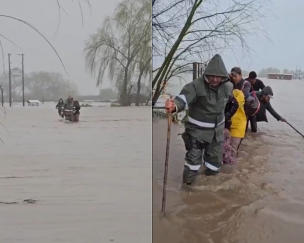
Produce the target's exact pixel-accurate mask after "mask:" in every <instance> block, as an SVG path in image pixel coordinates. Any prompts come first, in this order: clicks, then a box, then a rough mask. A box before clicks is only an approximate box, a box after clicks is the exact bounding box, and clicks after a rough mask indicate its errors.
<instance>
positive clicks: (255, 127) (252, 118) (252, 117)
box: [246, 116, 258, 132]
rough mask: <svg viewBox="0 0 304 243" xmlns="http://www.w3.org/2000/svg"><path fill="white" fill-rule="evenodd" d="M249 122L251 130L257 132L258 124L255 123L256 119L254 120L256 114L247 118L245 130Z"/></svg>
mask: <svg viewBox="0 0 304 243" xmlns="http://www.w3.org/2000/svg"><path fill="white" fill-rule="evenodd" d="M249 122H250V128H251V132H257V130H258V124H257V121H256V116H251V117H249V118H248V119H247V126H246V130H247V129H248V125H249Z"/></svg>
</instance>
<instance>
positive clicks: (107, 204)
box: [0, 104, 152, 243]
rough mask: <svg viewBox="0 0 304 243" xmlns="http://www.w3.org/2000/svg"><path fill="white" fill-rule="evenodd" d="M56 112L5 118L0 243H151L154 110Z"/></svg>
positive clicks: (9, 113)
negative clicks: (72, 117) (75, 116)
mask: <svg viewBox="0 0 304 243" xmlns="http://www.w3.org/2000/svg"><path fill="white" fill-rule="evenodd" d="M54 107H55V104H45V105H42V106H39V107H21V106H19V105H18V106H15V107H13V108H6V116H5V115H4V114H3V113H2V112H1V113H0V121H1V122H2V124H3V125H4V126H5V128H4V127H1V129H0V136H1V138H2V140H3V141H4V144H0V154H1V159H0V168H1V170H0V184H1V186H0V215H1V218H0V242H8V243H15V242H22V243H42V242H62V243H72V242H73V243H77V242H82V243H100V242H102V243H106V242H117V243H118V242H123V243H134V242H142V243H145V242H151V241H150V239H151V225H152V222H151V203H150V202H151V201H152V196H151V189H150V188H151V181H152V179H151V156H152V155H151V146H152V144H151V130H150V129H151V108H150V107H139V108H135V107H134V108H133V107H130V108H106V107H103V108H98V107H91V108H82V109H81V116H80V122H79V123H74V124H72V123H70V122H66V121H63V120H62V119H61V118H60V117H59V115H58V114H57V111H56V110H55V108H54ZM139 135H140V136H139ZM28 199H30V200H28Z"/></svg>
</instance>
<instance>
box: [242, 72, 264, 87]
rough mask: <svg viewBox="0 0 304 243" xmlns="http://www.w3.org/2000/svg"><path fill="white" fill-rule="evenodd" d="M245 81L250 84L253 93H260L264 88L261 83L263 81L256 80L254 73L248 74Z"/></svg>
mask: <svg viewBox="0 0 304 243" xmlns="http://www.w3.org/2000/svg"><path fill="white" fill-rule="evenodd" d="M245 80H247V81H249V82H250V83H251V86H252V88H253V90H254V91H260V90H262V89H264V88H265V84H264V83H263V81H262V80H260V79H257V74H256V72H255V71H251V72H250V73H249V76H248V78H246V79H245Z"/></svg>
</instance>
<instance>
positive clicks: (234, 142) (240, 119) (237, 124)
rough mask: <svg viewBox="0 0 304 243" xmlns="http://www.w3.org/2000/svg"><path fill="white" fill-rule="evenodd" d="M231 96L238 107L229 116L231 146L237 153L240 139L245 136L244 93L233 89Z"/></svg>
mask: <svg viewBox="0 0 304 243" xmlns="http://www.w3.org/2000/svg"><path fill="white" fill-rule="evenodd" d="M233 96H234V98H235V99H236V100H237V102H238V104H239V108H238V109H237V111H236V113H235V114H234V115H233V116H232V118H231V127H230V135H231V146H232V148H233V150H234V152H235V154H237V151H238V149H239V146H240V144H241V141H242V139H243V138H244V137H245V133H246V125H247V117H246V113H245V109H244V105H245V96H244V93H243V92H242V91H241V90H238V89H234V90H233Z"/></svg>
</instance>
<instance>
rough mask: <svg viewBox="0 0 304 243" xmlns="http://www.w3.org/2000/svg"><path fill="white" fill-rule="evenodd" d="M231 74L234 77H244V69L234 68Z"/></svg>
mask: <svg viewBox="0 0 304 243" xmlns="http://www.w3.org/2000/svg"><path fill="white" fill-rule="evenodd" d="M230 74H232V75H236V74H239V75H242V69H241V68H240V67H234V68H232V69H231V71H230Z"/></svg>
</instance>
